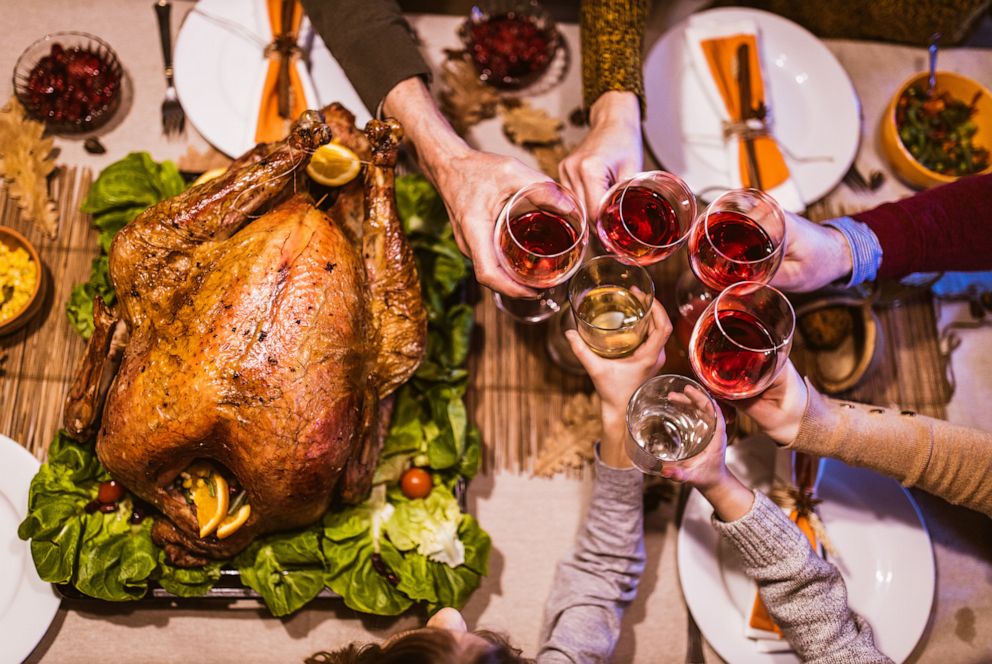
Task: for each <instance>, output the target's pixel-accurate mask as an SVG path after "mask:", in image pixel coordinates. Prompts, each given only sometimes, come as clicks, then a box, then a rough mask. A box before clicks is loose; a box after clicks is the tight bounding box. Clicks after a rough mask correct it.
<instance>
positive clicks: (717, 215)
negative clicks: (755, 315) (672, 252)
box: [689, 210, 780, 291]
mask: <svg viewBox="0 0 992 664" xmlns="http://www.w3.org/2000/svg"><path fill="white" fill-rule="evenodd" d="M777 250H778V246H776V243H775V242H774V241H773V240H772V238H771V237H770V236H769V235H768V232H767V231H766V230H765V229H764V228H762V227H761V226H760V225H759V224H757V223H756V222H755V221H754V220H752V219H751V218H750V217H748V216H747V215H745V214H742V213H740V212H735V211H733V210H722V211H719V212H713V213H711V214H709V215H707V216H706V217H705V218H704V219H703V220H701V221H700V223H698V224H696V226H695V228H694V229H693V232H692V238H691V239H690V241H689V251H690V255H691V257H692V266H693V267H694V268H695V272H696V276H698V277H699V280H700V281H702V282H703V283H704V284H706V285H707V286H709V287H710V288H712V289H714V290H717V291H721V290H723V289H724V288H726V287H727V286H729V285H731V284H735V283H737V282H739V281H758V282H761V283H768V282H769V281H770V280H771V278H772V276H773V275H774V274H775V270H777V269H778V266H779V263H780V258H779V253H778V251H777Z"/></svg>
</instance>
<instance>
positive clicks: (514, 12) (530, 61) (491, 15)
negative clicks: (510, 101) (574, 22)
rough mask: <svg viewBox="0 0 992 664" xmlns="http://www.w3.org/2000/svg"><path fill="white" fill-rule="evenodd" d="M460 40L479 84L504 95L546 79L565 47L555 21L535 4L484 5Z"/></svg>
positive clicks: (521, 0) (501, 0)
mask: <svg viewBox="0 0 992 664" xmlns="http://www.w3.org/2000/svg"><path fill="white" fill-rule="evenodd" d="M458 35H459V37H460V38H461V40H462V44H464V46H465V50H466V51H467V52H468V54H469V56H470V57H471V58H472V62H473V63H474V64H475V68H476V70H478V72H479V78H480V79H482V80H483V81H485V82H486V83H488V84H489V85H492V86H493V87H496V88H501V89H504V90H520V89H522V88H525V87H527V86H528V85H530V84H532V83H534V82H535V81H537V80H538V79H539V78H541V76H542V75H543V74H544V73H545V72H546V71H547V70H548V67H550V66H551V63H552V61H554V59H555V54H556V53H557V52H558V47H559V46H560V45H561V42H560V38H559V35H558V30H557V28H556V27H555V24H554V21H553V19H552V18H551V15H550V14H549V13H548V12H547V10H545V9H544V8H543V7H541V5H539V4H538V3H537V1H536V0H487V1H485V2H480V3H479V4H477V5H475V6H474V7H472V11H471V13H470V14H469V17H468V19H467V20H466V21H465V23H463V24H462V26H461V28H459V31H458Z"/></svg>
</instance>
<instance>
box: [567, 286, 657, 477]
mask: <svg viewBox="0 0 992 664" xmlns="http://www.w3.org/2000/svg"><path fill="white" fill-rule="evenodd" d="M650 321H651V322H650V326H649V331H648V336H647V339H645V340H644V343H642V344H641V345H640V346H638V348H637V350H635V351H634V352H633V353H631V354H630V355H627V356H626V357H622V358H617V359H607V358H603V357H600V356H599V355H597V354H596V353H594V352H593V351H592V350H591V349H590V348H589V347H588V346H587V345H586V343H585V342H584V341H583V340H582V338H581V337H580V336H579V333H578V332H576V331H575V330H568V331H567V332H565V335H566V336H567V338H568V343H569V345H570V346H571V348H572V352H573V353H575V356H576V358H578V360H579V362H581V363H582V366H583V367H584V368H585V370H586V372H587V373H588V374H589V377H590V378H591V379H592V383H593V386H594V387H595V388H596V392H597V393H598V394H599V397H600V402H601V407H602V415H603V438H602V446H601V449H600V454H601V456H602V458H603V461H605V462H606V463H607V464H608V465H611V466H614V467H617V468H622V467H629V466H630V465H631V464H630V459H628V458H627V455H626V453H625V452H624V440H625V439H626V437H627V425H626V412H627V403H628V401H629V400H630V396H631V395H632V394H633V393H634V391H635V390H637V388H638V386H639V385H641V384H642V383H644V381H646V380H647V379H648V378H650V377H651V376H653V375H654V374H656V373H657V372H658V370H659V369H661V367H662V365H664V363H665V343H666V342H667V341H668V337H669V336H670V335H671V333H672V324H671V322H670V321H669V320H668V315H667V314H666V313H665V308H664V307H663V306H661V303H660V302H658V301H657V300H656V301H655V302H654V303H653V304H652V305H651V314H650Z"/></svg>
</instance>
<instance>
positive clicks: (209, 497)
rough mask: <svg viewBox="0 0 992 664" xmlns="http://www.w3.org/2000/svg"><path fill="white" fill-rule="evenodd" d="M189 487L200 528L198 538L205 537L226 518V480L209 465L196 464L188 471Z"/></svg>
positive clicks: (227, 497)
mask: <svg viewBox="0 0 992 664" xmlns="http://www.w3.org/2000/svg"><path fill="white" fill-rule="evenodd" d="M187 472H188V473H189V475H190V478H189V480H188V482H189V484H190V486H189V487H187V488H188V489H189V492H190V497H191V498H192V499H193V504H194V505H196V522H197V525H199V526H200V537H201V538H203V537H207V536H208V535H210V534H211V533H213V532H214V531H215V530H217V526H219V525H220V523H221V521H223V520H224V518H225V517H226V516H227V506H228V500H229V495H228V487H227V480H225V479H224V477H223V476H222V475H221V474H220V473H218V472H217V471H216V470H215V469H214V468H213V467H212V466H211V465H210V464H205V463H204V464H196V465H194V466H190V467H189V469H188V471H187Z"/></svg>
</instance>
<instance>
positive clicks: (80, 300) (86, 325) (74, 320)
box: [65, 255, 117, 339]
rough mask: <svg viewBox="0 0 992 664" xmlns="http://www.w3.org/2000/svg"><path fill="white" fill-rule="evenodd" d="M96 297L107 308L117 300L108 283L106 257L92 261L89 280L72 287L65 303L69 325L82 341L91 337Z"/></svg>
mask: <svg viewBox="0 0 992 664" xmlns="http://www.w3.org/2000/svg"><path fill="white" fill-rule="evenodd" d="M97 297H102V298H103V302H104V304H106V305H108V306H110V305H112V304H113V303H114V300H115V299H117V294H116V292H115V291H114V286H113V284H112V283H110V266H109V263H108V260H107V256H106V255H102V256H97V257H96V258H94V259H93V264H92V265H91V266H90V278H89V280H88V281H85V282H83V283H81V284H76V285H75V286H73V288H72V293H71V294H70V295H69V301H68V302H66V303H65V313H66V315H67V316H68V317H69V324H70V325H71V326H72V329H74V330H75V331H76V332H78V333H79V334H80V335H81V336H82V337H83V338H84V339H89V338H90V337H91V336H92V335H93V300H94V299H95V298H97Z"/></svg>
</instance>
